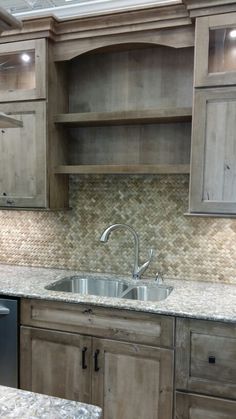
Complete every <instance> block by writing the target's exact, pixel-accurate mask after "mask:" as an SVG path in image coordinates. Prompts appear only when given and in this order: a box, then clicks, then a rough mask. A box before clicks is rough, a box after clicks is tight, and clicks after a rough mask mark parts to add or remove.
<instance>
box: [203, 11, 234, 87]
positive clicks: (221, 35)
mask: <svg viewBox="0 0 236 419" xmlns="http://www.w3.org/2000/svg"><path fill="white" fill-rule="evenodd" d="M235 49H236V13H228V14H227V13H225V14H223V15H215V16H205V17H202V18H199V19H197V21H196V47H195V86H196V87H199V86H223V85H231V84H236V60H235Z"/></svg>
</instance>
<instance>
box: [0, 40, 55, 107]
mask: <svg viewBox="0 0 236 419" xmlns="http://www.w3.org/2000/svg"><path fill="white" fill-rule="evenodd" d="M21 53H29V54H32V62H31V63H29V64H27V65H25V66H24V65H22V66H21V65H20V64H19V60H20V58H19V56H20V54H21ZM14 57H16V58H15V59H14ZM17 57H18V58H17ZM6 60H9V65H8V67H9V68H7V69H6V71H3V69H4V67H3V68H2V69H1V71H0V102H10V101H21V100H33V99H45V98H46V94H47V92H46V67H47V53H46V40H45V39H36V40H32V41H22V42H11V43H9V44H0V62H1V63H2V62H5V61H6ZM15 60H18V65H16V63H17V61H15Z"/></svg>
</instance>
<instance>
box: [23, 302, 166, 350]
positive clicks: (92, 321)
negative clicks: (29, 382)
mask: <svg viewBox="0 0 236 419" xmlns="http://www.w3.org/2000/svg"><path fill="white" fill-rule="evenodd" d="M21 322H22V324H24V325H27V326H32V327H40V328H47V329H56V330H61V331H67V332H72V333H81V334H85V335H86V334H89V335H91V334H92V335H94V336H98V337H104V338H110V339H113V340H116V339H117V340H126V341H129V342H136V343H144V344H147V345H152V346H156V345H158V346H165V347H170V348H172V347H173V345H174V318H172V317H168V316H158V315H156V314H154V315H153V314H146V313H135V312H132V311H130V312H129V311H126V310H112V309H104V308H100V307H90V306H87V305H79V304H68V303H60V302H53V301H50V302H48V301H43V300H28V299H23V300H21Z"/></svg>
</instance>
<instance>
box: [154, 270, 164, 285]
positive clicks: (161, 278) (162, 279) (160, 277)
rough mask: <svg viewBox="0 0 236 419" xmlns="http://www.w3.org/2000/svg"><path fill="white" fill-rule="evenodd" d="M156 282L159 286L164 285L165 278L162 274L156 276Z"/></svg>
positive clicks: (158, 273)
mask: <svg viewBox="0 0 236 419" xmlns="http://www.w3.org/2000/svg"><path fill="white" fill-rule="evenodd" d="M155 281H156V282H157V283H158V285H160V284H163V282H164V278H163V273H162V272H157V273H156V276H155Z"/></svg>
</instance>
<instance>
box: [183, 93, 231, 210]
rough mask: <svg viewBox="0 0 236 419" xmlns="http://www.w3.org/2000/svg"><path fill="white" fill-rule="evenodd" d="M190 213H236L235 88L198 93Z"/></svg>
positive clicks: (193, 143) (194, 120) (194, 119)
mask: <svg viewBox="0 0 236 419" xmlns="http://www.w3.org/2000/svg"><path fill="white" fill-rule="evenodd" d="M191 154H192V155H191V181H190V212H206V213H208V212H210V213H221V214H222V213H232V214H234V213H236V88H235V87H231V88H221V89H217V88H216V89H204V90H198V91H196V92H195V99H194V115H193V132H192V153H191Z"/></svg>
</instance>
